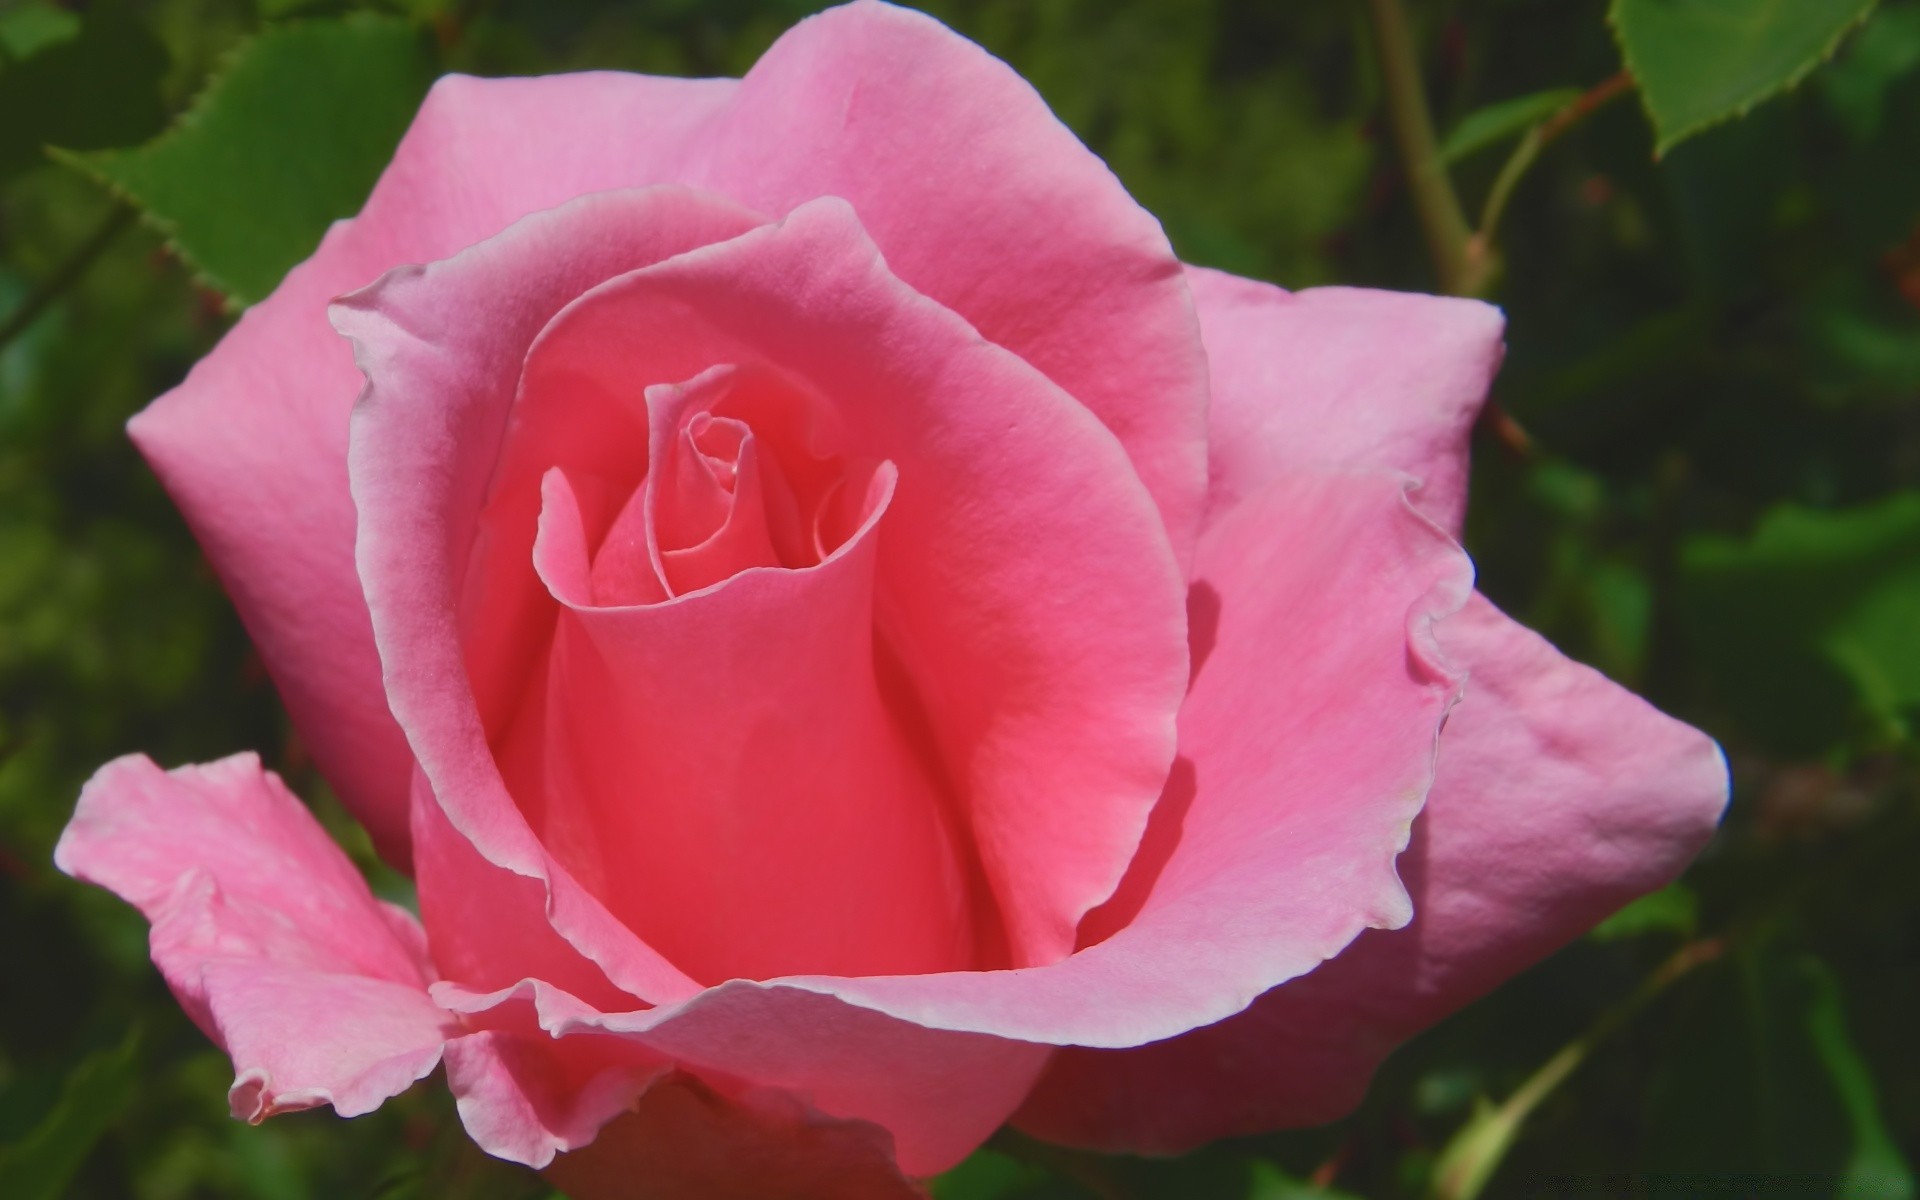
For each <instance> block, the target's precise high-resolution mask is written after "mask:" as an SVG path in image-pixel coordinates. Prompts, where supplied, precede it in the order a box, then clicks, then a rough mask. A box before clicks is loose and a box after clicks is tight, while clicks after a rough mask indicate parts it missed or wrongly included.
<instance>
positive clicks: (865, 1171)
mask: <svg viewBox="0 0 1920 1200" xmlns="http://www.w3.org/2000/svg"><path fill="white" fill-rule="evenodd" d="M548 1177H549V1178H550V1179H552V1180H553V1182H554V1183H556V1184H558V1185H559V1186H560V1187H562V1188H564V1189H566V1193H567V1195H569V1196H571V1197H573V1198H574V1200H765V1198H766V1197H769V1196H778V1197H780V1198H781V1200H922V1198H923V1197H924V1196H925V1193H924V1192H922V1191H921V1190H920V1189H919V1188H917V1187H914V1186H913V1185H912V1184H911V1183H909V1182H908V1181H907V1180H906V1179H905V1178H904V1177H902V1176H901V1174H900V1168H899V1167H897V1166H895V1165H894V1162H893V1153H892V1142H891V1139H889V1138H888V1137H887V1134H886V1131H885V1130H883V1129H881V1128H879V1127H878V1126H875V1125H870V1124H868V1123H866V1122H863V1121H836V1120H833V1119H831V1118H828V1117H823V1116H821V1115H820V1114H819V1113H817V1112H813V1111H811V1110H809V1109H808V1108H807V1107H806V1106H805V1105H803V1104H800V1103H798V1102H797V1101H795V1100H793V1099H792V1098H791V1097H789V1096H786V1095H784V1094H782V1093H778V1092H761V1093H750V1094H747V1095H744V1096H738V1097H733V1098H728V1097H723V1096H719V1095H717V1094H715V1093H714V1092H713V1091H711V1090H710V1089H708V1088H706V1087H703V1086H702V1085H701V1084H699V1083H698V1082H697V1081H694V1080H691V1079H684V1078H682V1079H672V1080H665V1081H662V1082H660V1083H657V1084H655V1085H654V1086H652V1087H651V1088H649V1089H647V1092H646V1094H645V1095H643V1096H642V1097H641V1098H640V1100H639V1102H638V1103H637V1105H636V1106H635V1108H634V1110H633V1111H632V1112H630V1113H628V1114H627V1115H625V1116H623V1117H621V1118H620V1119H619V1120H617V1121H615V1122H614V1123H613V1125H611V1126H610V1127H608V1129H607V1130H606V1131H605V1132H604V1133H603V1134H602V1135H601V1137H600V1139H599V1140H598V1141H596V1142H595V1143H594V1144H593V1145H592V1146H590V1147H588V1148H587V1149H586V1150H583V1151H580V1152H577V1153H574V1154H569V1155H566V1156H565V1157H563V1158H561V1159H560V1160H559V1161H557V1162H556V1163H554V1165H553V1169H552V1170H551V1171H549V1172H548Z"/></svg>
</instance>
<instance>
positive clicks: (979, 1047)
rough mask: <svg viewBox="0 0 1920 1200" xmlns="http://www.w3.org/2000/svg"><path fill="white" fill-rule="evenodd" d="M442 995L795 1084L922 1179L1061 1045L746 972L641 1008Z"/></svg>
mask: <svg viewBox="0 0 1920 1200" xmlns="http://www.w3.org/2000/svg"><path fill="white" fill-rule="evenodd" d="M434 997H435V999H436V1000H438V1001H439V1002H440V1003H442V1004H443V1005H445V1006H446V1007H447V1008H449V1009H451V1010H452V1011H455V1012H459V1013H462V1014H465V1015H466V1019H467V1020H468V1021H469V1022H471V1023H473V1024H475V1025H477V1026H480V1027H483V1028H493V1027H499V1028H506V1029H512V1030H525V1029H528V1028H530V1027H534V1026H537V1027H538V1028H540V1029H543V1030H545V1031H546V1032H547V1033H548V1034H550V1035H551V1037H552V1038H553V1039H555V1041H554V1044H555V1045H559V1046H566V1045H567V1043H569V1042H573V1041H577V1040H583V1039H585V1040H591V1041H594V1042H595V1043H601V1042H604V1041H605V1039H607V1038H609V1037H615V1038H619V1039H621V1040H622V1041H624V1042H627V1043H630V1044H631V1046H632V1047H636V1048H639V1049H641V1050H644V1051H645V1052H647V1053H650V1054H655V1055H659V1056H661V1057H663V1058H667V1059H671V1060H672V1061H674V1062H676V1063H678V1064H680V1066H681V1067H682V1068H683V1069H684V1070H686V1071H688V1072H691V1073H693V1074H695V1075H698V1076H701V1077H703V1078H704V1079H705V1080H706V1081H707V1082H708V1083H709V1084H710V1085H712V1086H714V1087H716V1088H719V1089H721V1090H723V1091H726V1092H727V1093H728V1094H730V1095H738V1094H740V1093H741V1092H742V1091H743V1090H746V1091H753V1090H757V1089H769V1090H773V1091H782V1092H788V1093H791V1094H792V1095H793V1096H794V1097H796V1098H797V1099H799V1100H800V1101H802V1102H803V1103H805V1104H806V1105H808V1106H809V1107H811V1108H813V1109H815V1110H817V1111H818V1112H820V1113H822V1114H824V1115H827V1116H831V1117H833V1118H835V1119H839V1120H852V1121H865V1122H869V1123H871V1124H874V1125H877V1126H879V1127H881V1128H883V1129H885V1130H886V1131H887V1132H889V1133H890V1134H892V1136H893V1138H894V1141H895V1144H896V1148H897V1156H898V1161H899V1163H900V1166H901V1169H902V1170H904V1171H906V1172H907V1173H908V1174H910V1175H916V1176H919V1175H931V1174H935V1173H937V1172H939V1171H943V1170H946V1169H947V1168H948V1167H951V1166H953V1165H954V1164H955V1163H957V1162H959V1161H960V1160H961V1159H962V1158H964V1157H965V1156H966V1155H967V1154H968V1153H970V1152H971V1151H972V1150H974V1149H975V1148H976V1147H977V1146H979V1144H980V1143H981V1142H982V1141H984V1140H985V1139H986V1137H987V1136H988V1135H989V1134H990V1133H992V1132H993V1131H994V1130H995V1129H996V1128H998V1127H999V1126H1000V1125H1001V1123H1002V1122H1004V1121H1005V1120H1006V1119H1007V1116H1008V1115H1009V1114H1010V1113H1011V1112H1012V1111H1013V1110H1014V1109H1015V1108H1016V1107H1018V1105H1019V1104H1020V1100H1021V1098H1022V1097H1023V1096H1025V1095H1026V1094H1027V1092H1028V1090H1029V1089H1030V1088H1031V1087H1032V1086H1033V1081H1034V1079H1035V1078H1036V1077H1037V1076H1038V1075H1039V1072H1040V1069H1041V1067H1042V1066H1043V1065H1044V1064H1045V1063H1046V1060H1047V1056H1048V1055H1049V1054H1050V1053H1052V1050H1051V1048H1050V1047H1047V1046H1037V1045H1032V1044H1029V1043H1025V1042H1018V1041H1010V1040H1007V1039H1004V1038H998V1037H989V1036H984V1035H980V1034H971V1033H954V1032H949V1031H944V1030H937V1029H925V1028H922V1027H920V1026H917V1025H913V1024H909V1023H907V1022H904V1021H897V1020H894V1019H892V1018H891V1017H887V1016H883V1015H882V1014H879V1013H875V1012H870V1011H868V1010H866V1009H863V1008H858V1007H855V1006H853V1005H849V1004H843V1003H841V1002H840V1001H838V1000H836V999H834V998H833V997H831V996H823V995H817V994H814V993H811V992H807V991H802V990H799V989H796V988H788V987H781V986H771V987H769V986H763V985H760V984H755V983H749V982H740V981H736V982H732V983H726V984H722V985H721V986H719V987H717V988H710V989H708V990H707V991H705V992H702V993H701V994H700V995H699V996H697V997H696V998H694V999H692V1000H689V1001H685V1002H683V1003H680V1004H675V1005H669V1006H662V1007H660V1008H655V1009H650V1010H643V1011H636V1012H603V1011H600V1010H598V1009H596V1008H594V1007H593V1006H591V1005H589V1004H587V1003H585V1002H584V1001H582V1000H580V999H578V998H576V997H574V996H570V995H568V994H566V993H565V992H563V991H561V990H560V989H558V988H555V987H552V986H551V985H549V984H547V983H545V982H544V981H539V980H525V981H523V982H521V983H519V984H517V985H515V986H513V987H511V988H505V989H502V990H500V991H497V992H493V993H490V994H481V993H478V992H475V991H473V990H471V989H466V988H462V987H459V986H458V985H455V984H450V983H441V984H436V985H435V987H434ZM525 1049H528V1048H524V1047H523V1050H525ZM449 1061H451V1058H450V1059H449Z"/></svg>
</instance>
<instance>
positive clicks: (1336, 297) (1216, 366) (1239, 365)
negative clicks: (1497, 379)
mask: <svg viewBox="0 0 1920 1200" xmlns="http://www.w3.org/2000/svg"><path fill="white" fill-rule="evenodd" d="M1187 279H1188V282H1189V283H1190V284H1191V286H1192V288H1193V297H1194V301H1195V303H1196V304H1197V305H1198V306H1199V309H1200V326H1201V332H1202V336H1203V337H1204V338H1205V339H1206V346H1207V359H1208V363H1209V365H1210V367H1211V369H1212V374H1213V407H1212V409H1211V411H1210V414H1209V419H1208V430H1207V444H1208V457H1209V463H1208V470H1209V475H1210V484H1209V486H1210V489H1211V507H1212V511H1214V512H1216V513H1217V512H1220V511H1223V510H1224V509H1226V508H1229V507H1231V506H1232V505H1233V504H1235V503H1237V502H1238V501H1239V500H1241V499H1242V498H1244V497H1245V496H1247V495H1249V494H1251V493H1254V492H1257V491H1259V490H1260V489H1261V488H1263V487H1265V486H1266V484H1267V481H1268V480H1270V479H1272V478H1274V477H1275V476H1276V475H1277V474H1278V473H1279V472H1280V471H1282V470H1283V469H1284V468H1286V467H1287V466H1289V465H1293V464H1302V463H1319V464H1341V465H1353V466H1364V467H1386V468H1391V469H1393V470H1396V471H1404V472H1406V473H1407V474H1409V475H1411V476H1413V477H1414V478H1416V479H1418V480H1420V481H1421V483H1422V485H1423V486H1422V487H1421V490H1420V492H1419V493H1418V502H1419V505H1420V508H1421V510H1422V511H1424V512H1426V513H1427V514H1428V515H1430V516H1432V517H1433V519H1434V520H1436V521H1438V522H1440V524H1441V525H1442V526H1444V527H1445V528H1447V529H1448V530H1449V531H1453V532H1458V530H1459V528H1460V517H1461V514H1462V512H1464V511H1465V507H1466V502H1467V435H1468V433H1469V432H1470V431H1471V430H1472V426H1473V420H1474V417H1475V416H1476V415H1478V413H1479V411H1480V406H1481V404H1482V403H1483V402H1484V401H1485V400H1486V396H1487V387H1488V385H1489V384H1490V383H1491V382H1492V380H1493V373H1494V371H1496V370H1497V369H1498V368H1499V366H1500V356H1501V349H1502V347H1501V341H1500V336H1501V331H1502V329H1503V328H1504V325H1505V322H1504V321H1503V319H1502V318H1501V315H1500V310H1499V309H1497V308H1494V307H1492V306H1491V305H1487V304H1482V303H1481V302H1480V301H1478V300H1457V299H1453V298H1451V297H1443V296H1421V295H1414V294H1410V293H1405V292H1377V291H1366V290H1362V289H1358V288H1315V289H1312V290H1309V291H1304V292H1295V293H1291V294H1290V293H1287V292H1284V291H1282V290H1280V289H1279V288H1277V287H1274V286H1272V285H1271V284H1265V283H1256V282H1254V281H1252V280H1250V279H1240V278H1237V277H1235V276H1232V275H1226V274H1223V273H1221V272H1219V271H1210V270H1206V269H1204V268H1196V267H1190V268H1188V270H1187Z"/></svg>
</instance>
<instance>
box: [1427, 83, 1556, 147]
mask: <svg viewBox="0 0 1920 1200" xmlns="http://www.w3.org/2000/svg"><path fill="white" fill-rule="evenodd" d="M1579 98H1580V89H1579V88H1554V89H1552V90H1551V91H1545V92H1534V93H1532V94H1531V95H1526V96H1515V97H1514V98H1513V99H1511V100H1502V101H1500V103H1498V104H1489V105H1488V106H1487V107H1485V108H1477V109H1475V110H1474V111H1472V112H1470V113H1468V114H1467V115H1466V116H1464V117H1461V118H1460V123H1459V124H1458V125H1455V126H1454V127H1453V132H1452V133H1449V134H1448V135H1447V136H1446V140H1444V141H1442V142H1441V143H1440V157H1441V159H1442V160H1443V161H1445V162H1450V163H1452V162H1459V161H1460V160H1461V159H1463V158H1466V157H1467V156H1469V155H1471V154H1474V153H1475V152H1477V151H1480V150H1484V149H1486V148H1487V147H1488V146H1492V145H1495V144H1497V143H1499V142H1503V141H1505V140H1506V139H1508V138H1512V137H1518V136H1519V135H1520V134H1522V133H1524V132H1526V131H1527V130H1528V129H1529V128H1531V127H1532V126H1534V125H1537V124H1539V123H1540V122H1541V121H1544V120H1546V119H1547V118H1548V117H1550V116H1552V115H1553V114H1555V113H1557V112H1559V111H1560V110H1561V109H1563V108H1565V107H1566V106H1567V105H1569V104H1571V103H1573V102H1574V101H1575V100H1578V99H1579Z"/></svg>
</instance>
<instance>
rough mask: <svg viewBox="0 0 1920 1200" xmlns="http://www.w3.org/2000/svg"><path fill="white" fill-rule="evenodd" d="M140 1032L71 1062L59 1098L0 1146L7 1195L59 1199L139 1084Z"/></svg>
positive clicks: (20, 1198) (15, 1198) (0, 1171)
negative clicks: (12, 1139) (76, 1063)
mask: <svg viewBox="0 0 1920 1200" xmlns="http://www.w3.org/2000/svg"><path fill="white" fill-rule="evenodd" d="M139 1060H140V1035H139V1033H138V1032H137V1031H135V1032H129V1033H128V1034H127V1036H126V1037H125V1038H123V1039H122V1040H121V1042H120V1044H119V1045H118V1046H113V1047H110V1048H108V1049H105V1050H101V1051H99V1052H97V1053H95V1054H93V1055H92V1056H91V1057H89V1058H87V1059H86V1060H85V1061H83V1062H82V1063H81V1064H80V1065H79V1066H78V1067H76V1068H74V1071H73V1074H72V1075H70V1076H68V1077H67V1085H66V1087H65V1088H64V1089H63V1090H62V1091H61V1093H60V1099H59V1101H58V1102H57V1103H55V1105H54V1106H53V1111H52V1112H50V1113H48V1114H47V1115H46V1117H45V1119H43V1120H42V1121H41V1122H40V1124H39V1125H38V1126H36V1127H35V1128H34V1130H33V1131H32V1132H31V1133H29V1134H27V1136H26V1137H24V1138H22V1139H21V1140H20V1141H18V1142H15V1143H14V1144H12V1145H10V1146H0V1179H4V1180H6V1181H7V1184H6V1187H7V1195H8V1197H9V1198H10V1200H59V1197H61V1196H64V1195H66V1191H67V1184H68V1182H69V1181H70V1180H71V1179H72V1178H73V1176H74V1173H75V1172H77V1171H78V1170H79V1169H80V1167H81V1166H82V1165H83V1164H84V1163H85V1162H86V1161H87V1156H88V1155H89V1154H90V1153H92V1151H93V1147H94V1145H95V1144H96V1143H98V1142H99V1140H100V1138H101V1136H102V1135H103V1134H105V1133H106V1132H107V1130H109V1129H111V1128H112V1127H113V1123H114V1121H115V1120H116V1119H118V1117H119V1115H120V1110H121V1109H122V1108H124V1107H125V1106H126V1103H127V1101H128V1100H130V1099H131V1098H132V1097H133V1094H134V1091H135V1089H136V1087H137V1086H138V1084H139V1081H140V1080H139V1065H140V1062H139Z"/></svg>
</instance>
